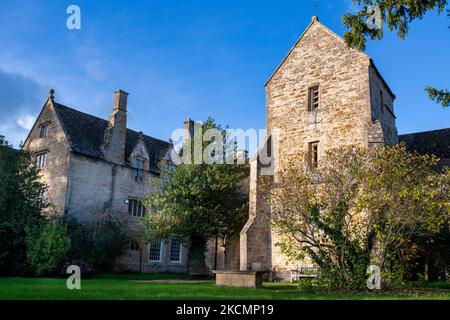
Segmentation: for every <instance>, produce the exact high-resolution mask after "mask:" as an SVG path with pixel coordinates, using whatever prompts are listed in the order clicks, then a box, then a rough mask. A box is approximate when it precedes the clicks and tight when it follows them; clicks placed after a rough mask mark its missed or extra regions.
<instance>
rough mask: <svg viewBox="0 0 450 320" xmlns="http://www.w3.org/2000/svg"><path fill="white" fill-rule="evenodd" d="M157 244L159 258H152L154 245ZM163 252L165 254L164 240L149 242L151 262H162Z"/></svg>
mask: <svg viewBox="0 0 450 320" xmlns="http://www.w3.org/2000/svg"><path fill="white" fill-rule="evenodd" d="M155 244H159V253H158V260H156V259H152V245H155ZM153 249H154V248H153ZM162 254H163V242H162V241H154V242H153V243H149V245H148V261H149V262H151V263H161V262H162Z"/></svg>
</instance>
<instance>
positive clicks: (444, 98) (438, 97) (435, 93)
mask: <svg viewBox="0 0 450 320" xmlns="http://www.w3.org/2000/svg"><path fill="white" fill-rule="evenodd" d="M425 91H426V92H428V96H429V97H430V99H431V100H433V101H436V103H438V104H442V106H443V107H444V108H447V107H448V106H449V105H450V92H448V90H447V89H442V90H438V89H435V88H432V87H429V86H427V87H426V88H425Z"/></svg>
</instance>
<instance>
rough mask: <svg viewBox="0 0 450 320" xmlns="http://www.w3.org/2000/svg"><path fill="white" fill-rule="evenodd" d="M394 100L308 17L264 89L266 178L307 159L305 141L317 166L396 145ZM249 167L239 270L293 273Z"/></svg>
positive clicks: (360, 56)
mask: <svg viewBox="0 0 450 320" xmlns="http://www.w3.org/2000/svg"><path fill="white" fill-rule="evenodd" d="M314 87H316V88H317V87H318V107H317V108H315V109H313V110H311V108H310V104H309V101H310V100H309V99H310V98H311V97H310V93H309V92H310V88H314ZM394 99H395V96H394V94H393V93H392V91H391V90H390V88H389V87H388V86H387V84H386V82H385V81H384V80H383V78H382V77H381V75H380V73H379V72H378V70H377V69H376V67H375V65H374V63H373V61H372V60H371V59H370V57H368V56H367V55H366V54H364V53H362V52H359V51H357V50H354V49H350V48H348V47H347V46H346V44H345V42H344V41H343V39H342V38H341V37H339V36H338V35H336V34H335V33H333V32H332V31H331V30H329V29H328V28H326V27H325V26H323V25H322V24H321V23H319V21H318V19H317V18H316V17H313V18H312V21H311V23H310V25H309V26H308V27H307V29H306V30H305V32H304V33H303V35H302V36H301V37H300V38H299V40H298V41H297V43H296V44H295V45H294V47H293V48H292V49H291V50H290V51H289V53H288V54H287V56H286V57H285V59H284V60H283V61H282V63H281V64H280V65H279V67H278V68H277V69H276V70H275V72H274V73H273V75H272V76H271V77H270V78H269V80H268V81H267V83H266V104H267V105H266V108H267V109H266V125H267V131H268V133H269V136H270V135H271V133H272V132H274V131H275V130H277V132H278V133H279V136H278V138H279V139H278V141H279V143H278V156H277V158H274V163H275V168H274V170H275V172H274V177H273V178H274V179H275V180H276V179H277V171H278V170H280V169H283V168H286V166H287V165H288V164H289V163H292V162H293V163H296V162H297V163H298V162H299V161H301V160H303V159H305V158H307V157H310V153H311V144H312V143H314V144H315V145H317V152H318V159H319V160H320V158H321V157H323V155H324V154H325V152H327V150H331V149H333V148H338V147H342V146H348V145H356V146H359V147H365V148H372V147H376V146H377V145H394V144H396V143H397V130H396V126H395V115H394V106H393V102H394ZM256 158H257V156H256ZM256 158H255V159H256ZM251 169H252V171H251V175H250V179H251V181H250V187H251V190H250V217H249V222H247V225H246V226H245V227H244V229H243V230H242V232H241V254H240V257H241V270H242V271H245V270H252V269H253V271H257V270H256V269H258V268H260V270H261V271H266V272H270V271H278V272H283V271H286V270H292V269H295V268H296V267H297V266H298V265H299V264H301V263H302V262H300V261H289V260H288V259H287V258H286V257H285V256H284V255H283V254H282V253H281V251H280V249H279V248H278V247H277V246H275V243H276V239H277V235H276V233H275V232H274V231H273V230H272V231H271V227H270V208H265V209H262V208H263V207H264V204H261V203H259V201H260V195H259V192H260V190H259V189H258V185H259V181H260V179H261V177H260V173H259V172H260V166H259V165H258V162H257V161H256V160H254V161H253V162H252V165H251ZM255 217H256V218H255ZM254 221H258V223H255V222H254ZM250 237H251V239H252V240H251V241H249V238H250ZM268 245H270V247H269V248H266V247H267V246H268ZM261 250H262V251H265V254H264V253H262V252H260V251H261ZM258 271H259V270H258Z"/></svg>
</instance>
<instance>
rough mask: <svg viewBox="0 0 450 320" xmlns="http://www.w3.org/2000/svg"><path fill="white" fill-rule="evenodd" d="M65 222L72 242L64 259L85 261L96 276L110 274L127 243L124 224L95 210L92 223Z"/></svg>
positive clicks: (126, 229) (70, 218) (67, 218)
mask: <svg viewBox="0 0 450 320" xmlns="http://www.w3.org/2000/svg"><path fill="white" fill-rule="evenodd" d="M65 220H66V224H67V227H68V228H67V229H68V231H67V232H68V235H69V237H70V239H71V242H72V245H71V248H70V250H69V251H68V254H67V257H66V260H67V261H73V260H82V261H85V262H86V263H87V264H89V265H90V266H92V267H93V268H94V270H95V272H97V273H99V272H109V271H111V270H112V269H113V267H114V263H115V261H116V260H117V258H119V257H120V256H121V255H122V254H123V253H124V251H125V249H126V247H127V246H128V244H129V242H130V240H131V234H130V230H129V228H128V224H127V222H126V221H125V220H124V219H121V218H120V217H117V216H114V215H112V214H109V213H106V212H105V210H98V211H97V212H96V213H95V218H94V219H93V220H92V221H88V222H79V221H78V220H77V219H76V218H75V217H72V216H68V217H66V219H65Z"/></svg>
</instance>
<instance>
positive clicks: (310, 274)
mask: <svg viewBox="0 0 450 320" xmlns="http://www.w3.org/2000/svg"><path fill="white" fill-rule="evenodd" d="M318 272H319V268H318V267H317V266H314V265H301V266H298V267H297V269H295V270H291V283H292V282H295V281H298V280H300V279H302V278H315V277H317V273H318Z"/></svg>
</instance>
